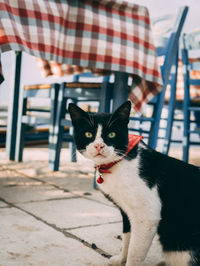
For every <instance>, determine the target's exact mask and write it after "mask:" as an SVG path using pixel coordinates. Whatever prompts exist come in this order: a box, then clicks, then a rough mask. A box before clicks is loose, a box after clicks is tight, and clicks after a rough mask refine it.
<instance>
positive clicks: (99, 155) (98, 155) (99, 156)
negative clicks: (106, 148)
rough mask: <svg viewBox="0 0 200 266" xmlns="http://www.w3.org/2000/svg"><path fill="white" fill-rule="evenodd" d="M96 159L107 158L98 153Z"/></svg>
mask: <svg viewBox="0 0 200 266" xmlns="http://www.w3.org/2000/svg"><path fill="white" fill-rule="evenodd" d="M94 157H95V158H105V157H106V156H105V155H103V154H102V153H100V152H98V153H97V154H96V155H95V156H94Z"/></svg>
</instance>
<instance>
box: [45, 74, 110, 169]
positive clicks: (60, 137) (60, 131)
mask: <svg viewBox="0 0 200 266" xmlns="http://www.w3.org/2000/svg"><path fill="white" fill-rule="evenodd" d="M86 75H87V74H86ZM83 76H84V75H81V77H83ZM86 77H87V82H80V81H75V82H69V83H67V82H63V83H62V84H61V87H60V90H59V95H58V106H57V114H56V123H55V131H54V136H53V141H52V142H51V144H50V158H49V168H50V169H52V170H53V171H58V169H59V163H60V152H61V148H62V143H63V141H67V142H69V144H70V152H71V161H72V162H75V161H76V148H75V144H74V141H73V131H72V130H73V129H72V124H71V120H70V118H69V114H68V111H67V104H68V102H70V101H71V102H74V103H76V104H80V103H83V102H98V103H99V107H98V111H101V112H110V108H111V99H112V85H113V84H111V83H110V82H109V78H110V77H109V76H105V77H103V80H101V81H100V82H94V81H92V80H93V78H94V76H92V75H87V76H86ZM77 79H79V77H77ZM64 127H68V128H69V132H68V134H67V133H65V134H64Z"/></svg>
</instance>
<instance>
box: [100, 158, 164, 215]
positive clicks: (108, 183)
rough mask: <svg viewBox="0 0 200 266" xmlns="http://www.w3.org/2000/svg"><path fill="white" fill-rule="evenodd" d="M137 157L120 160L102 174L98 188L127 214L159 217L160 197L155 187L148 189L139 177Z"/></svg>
mask: <svg viewBox="0 0 200 266" xmlns="http://www.w3.org/2000/svg"><path fill="white" fill-rule="evenodd" d="M138 163H139V162H138V159H137V158H136V159H134V160H132V161H126V160H122V161H121V162H119V163H118V164H116V165H115V166H113V167H112V168H111V169H110V171H111V174H103V179H104V182H103V183H102V184H100V185H99V188H100V190H102V191H103V192H104V193H105V194H107V195H108V196H110V197H111V199H113V201H114V202H115V203H116V204H117V205H118V206H119V207H120V208H121V209H122V210H123V211H124V212H126V214H127V215H128V217H129V218H132V216H134V217H135V216H139V217H140V219H142V220H143V219H150V220H159V219H160V209H161V204H160V199H159V197H158V193H157V188H156V187H154V188H153V189H149V187H148V186H147V184H146V183H145V181H144V180H143V179H142V178H140V177H139V169H138Z"/></svg>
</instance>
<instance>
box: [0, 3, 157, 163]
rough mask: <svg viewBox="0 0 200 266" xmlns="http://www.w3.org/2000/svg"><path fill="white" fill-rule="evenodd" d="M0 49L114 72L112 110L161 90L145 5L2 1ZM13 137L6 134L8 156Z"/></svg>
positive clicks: (12, 122)
mask: <svg viewBox="0 0 200 266" xmlns="http://www.w3.org/2000/svg"><path fill="white" fill-rule="evenodd" d="M0 18H1V19H0V51H1V52H5V51H9V50H14V51H24V52H27V53H29V54H31V55H33V56H36V57H41V58H44V59H46V60H54V61H56V62H59V63H66V64H72V65H81V66H83V67H87V68H88V67H89V68H91V69H92V68H100V69H106V70H110V71H114V72H115V85H114V104H113V106H114V109H115V108H117V107H118V106H119V104H121V103H122V102H123V101H125V100H126V99H127V97H128V91H127V81H128V75H130V74H131V75H134V76H135V77H137V78H136V79H135V81H136V82H134V80H133V84H132V91H131V93H130V94H129V98H130V100H131V101H132V103H133V107H134V108H135V110H140V109H141V107H142V105H143V103H145V102H148V101H149V100H150V99H151V98H153V97H154V96H155V95H156V94H157V93H158V92H160V90H161V88H162V79H161V73H160V68H159V66H158V63H157V57H156V49H155V47H154V44H153V38H152V32H151V28H150V19H149V13H148V10H147V8H146V7H143V6H139V5H135V4H132V3H127V2H125V1H123V0H112V1H108V0H98V1H97V0H73V1H67V0H60V1H57V0H51V1H47V0H2V1H1V2H0ZM20 62H21V53H18V54H17V56H16V65H17V67H16V68H15V78H14V81H13V87H14V89H13V90H12V91H13V94H12V99H11V103H10V106H9V118H8V121H9V122H8V129H7V132H14V131H13V130H15V128H16V124H17V106H18V99H19V87H20ZM14 139H15V136H14V134H12V136H8V137H7V143H6V147H7V151H8V152H9V158H10V159H14V154H11V153H12V152H11V150H14V145H15V140H14Z"/></svg>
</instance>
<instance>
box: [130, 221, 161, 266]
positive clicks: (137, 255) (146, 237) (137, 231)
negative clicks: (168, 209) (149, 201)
mask: <svg viewBox="0 0 200 266" xmlns="http://www.w3.org/2000/svg"><path fill="white" fill-rule="evenodd" d="M158 222H159V221H157V220H154V221H152V220H151V221H150V220H143V219H138V217H137V218H136V217H135V218H134V220H131V228H132V230H131V236H130V243H129V249H128V256H127V262H126V266H140V265H141V263H142V262H143V261H144V260H145V258H146V255H147V253H148V251H149V248H150V246H151V244H152V241H153V238H154V236H155V234H156V231H157V225H158Z"/></svg>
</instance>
